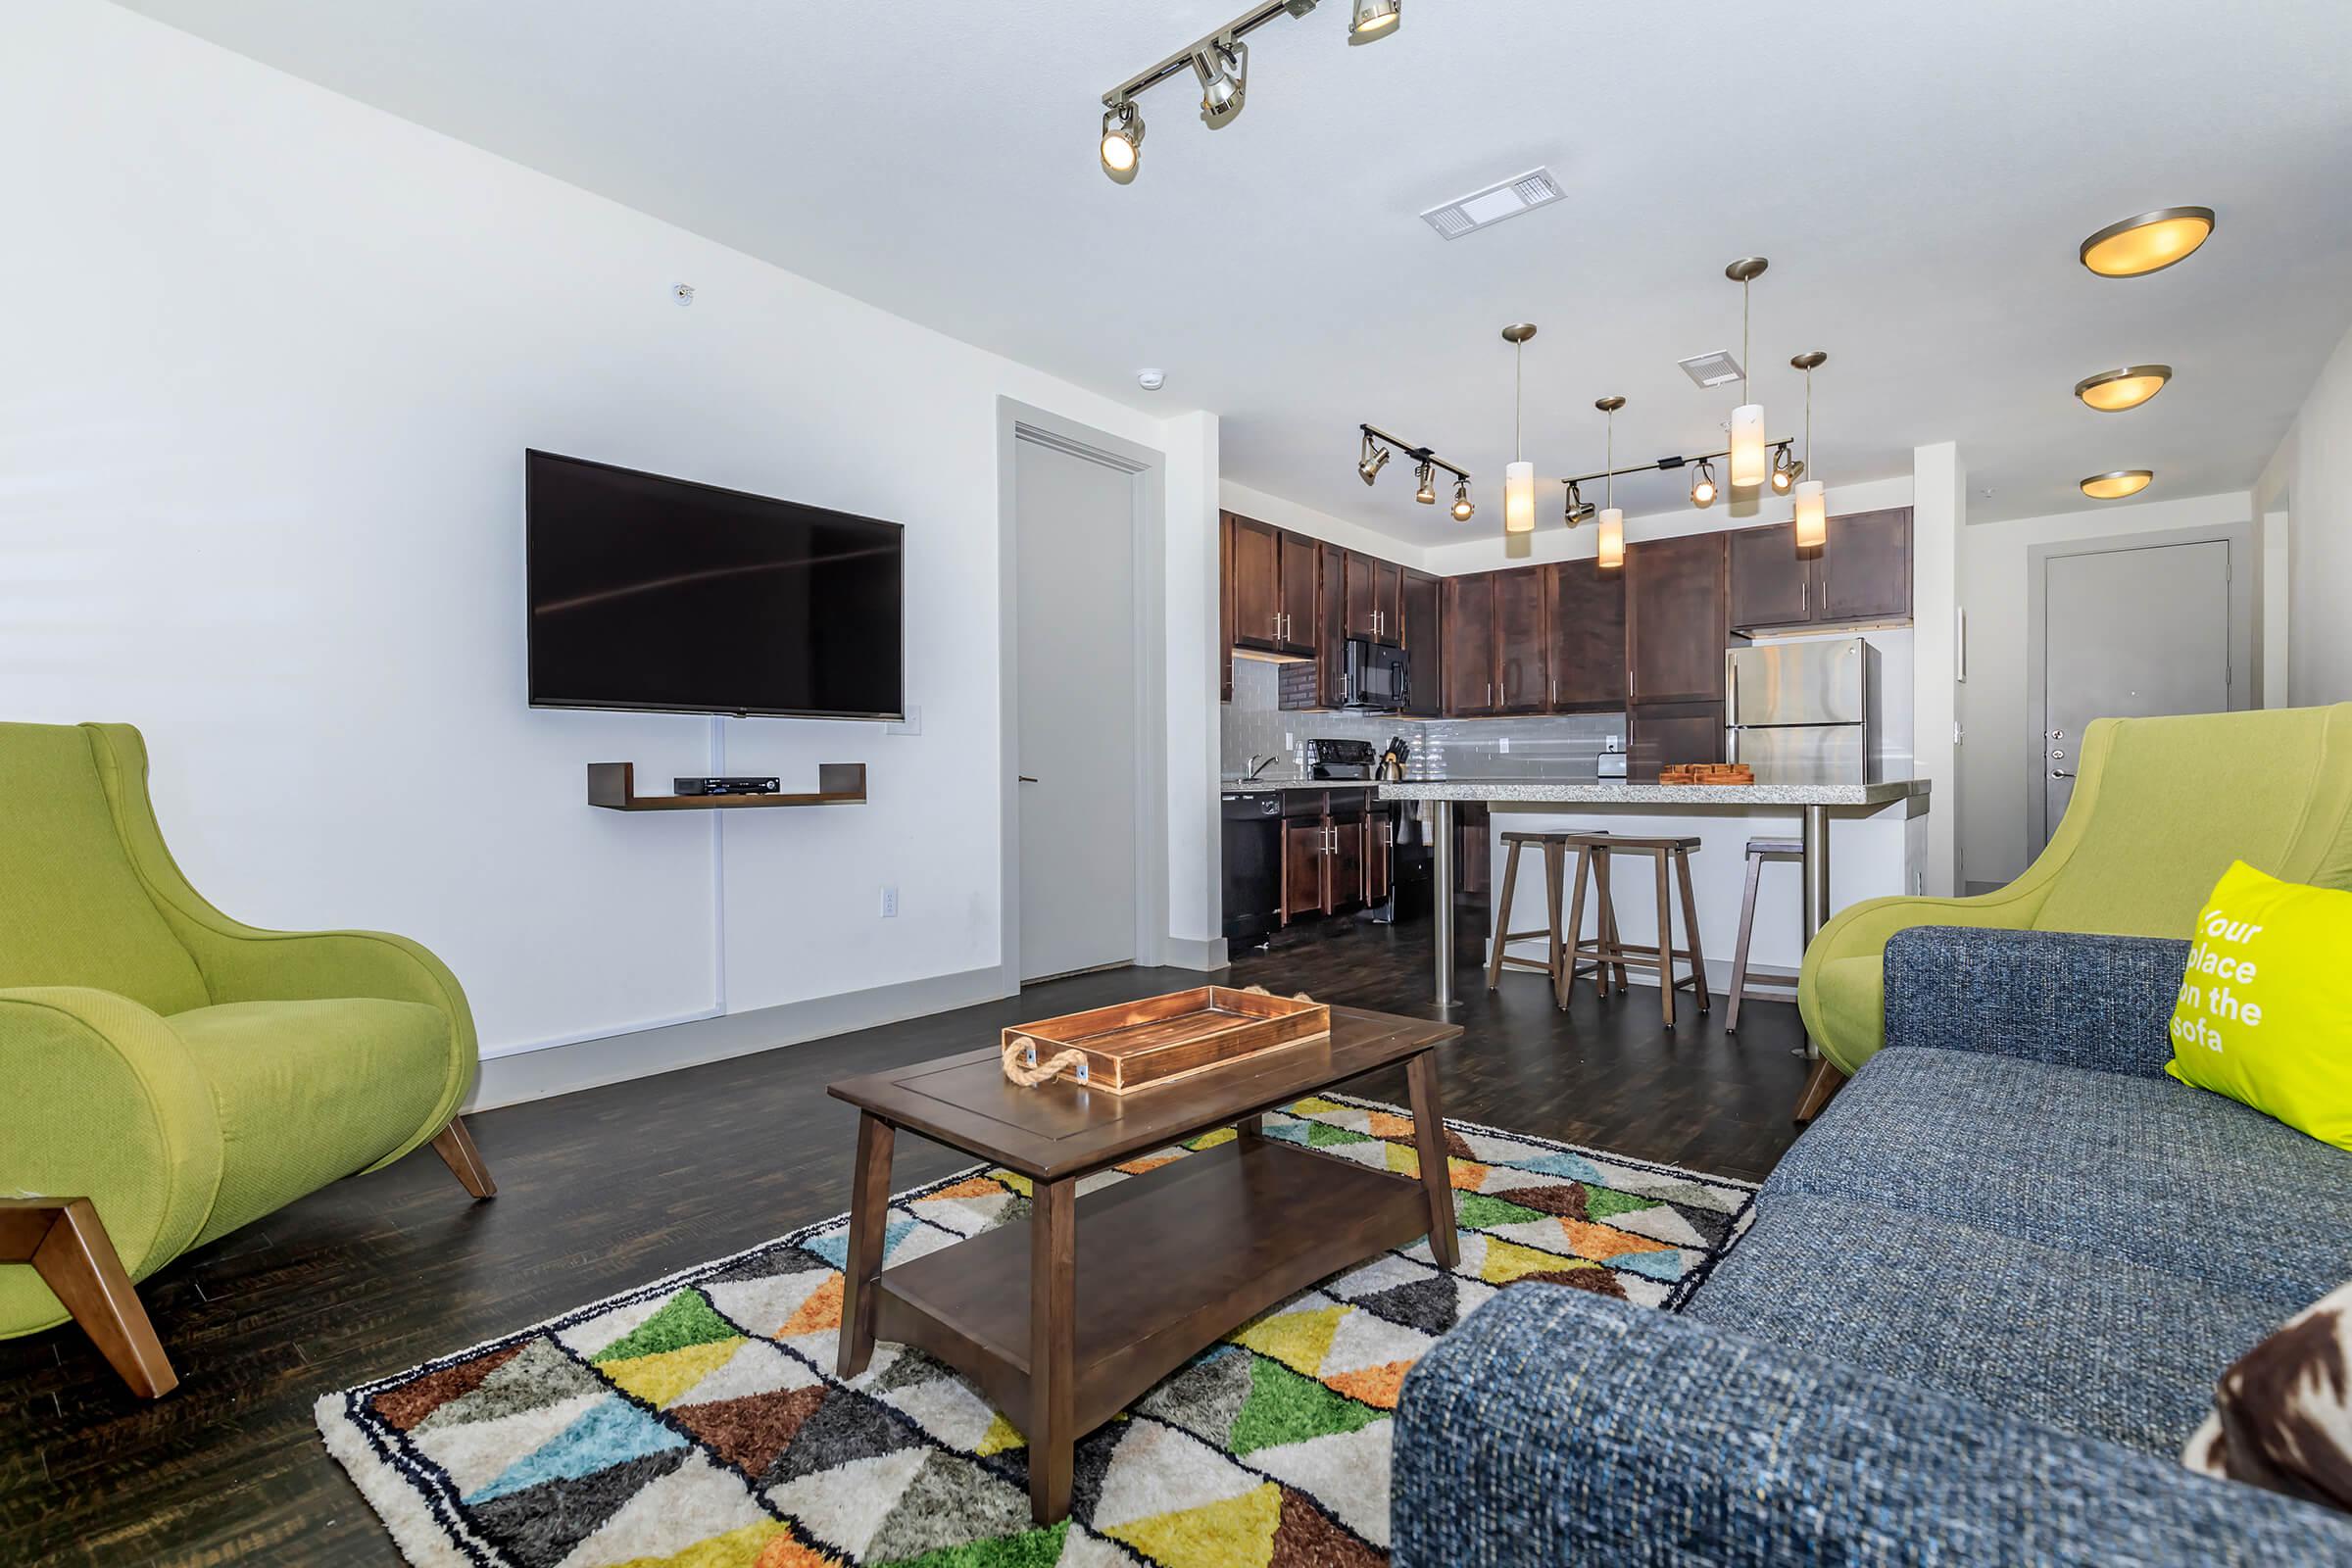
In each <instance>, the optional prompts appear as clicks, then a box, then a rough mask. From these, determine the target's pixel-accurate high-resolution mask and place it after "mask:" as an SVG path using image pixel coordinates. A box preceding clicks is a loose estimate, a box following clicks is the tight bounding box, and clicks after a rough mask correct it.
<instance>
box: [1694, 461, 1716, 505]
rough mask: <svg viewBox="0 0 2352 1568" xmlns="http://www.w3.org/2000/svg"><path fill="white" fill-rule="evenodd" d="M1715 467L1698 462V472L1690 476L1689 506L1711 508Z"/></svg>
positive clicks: (1714, 492) (1713, 494)
mask: <svg viewBox="0 0 2352 1568" xmlns="http://www.w3.org/2000/svg"><path fill="white" fill-rule="evenodd" d="M1715 494H1716V491H1715V465H1714V464H1712V463H1709V462H1707V461H1706V460H1704V459H1701V460H1700V461H1699V465H1698V471H1697V472H1696V473H1694V474H1692V475H1691V505H1692V506H1694V507H1711V506H1713V505H1714V504H1715Z"/></svg>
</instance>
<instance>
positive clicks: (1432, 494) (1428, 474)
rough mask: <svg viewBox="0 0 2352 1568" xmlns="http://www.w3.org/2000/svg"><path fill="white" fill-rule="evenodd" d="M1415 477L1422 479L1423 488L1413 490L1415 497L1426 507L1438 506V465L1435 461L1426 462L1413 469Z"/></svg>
mask: <svg viewBox="0 0 2352 1568" xmlns="http://www.w3.org/2000/svg"><path fill="white" fill-rule="evenodd" d="M1413 477H1414V478H1416V479H1419V480H1420V481H1421V488H1420V489H1418V490H1416V491H1414V492H1413V499H1414V500H1415V501H1418V502H1420V503H1421V504H1422V505H1423V506H1425V507H1434V506H1436V505H1437V504H1438V466H1437V465H1436V464H1434V463H1424V464H1423V465H1421V466H1420V467H1418V468H1416V469H1414V470H1413Z"/></svg>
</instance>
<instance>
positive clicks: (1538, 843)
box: [1487, 833, 1568, 997]
mask: <svg viewBox="0 0 2352 1568" xmlns="http://www.w3.org/2000/svg"><path fill="white" fill-rule="evenodd" d="M1502 842H1503V844H1504V846H1505V847H1506V848H1507V849H1509V851H1510V857H1509V858H1507V859H1506V860H1504V861H1503V865H1502V893H1501V896H1500V897H1499V898H1497V899H1496V900H1495V951H1494V952H1492V953H1490V954H1488V955H1487V989H1488V990H1489V991H1492V990H1494V989H1495V985H1496V984H1497V983H1498V982H1499V981H1500V980H1501V979H1502V966H1503V965H1504V964H1506V963H1507V964H1511V965H1513V966H1514V967H1517V968H1521V969H1541V970H1543V971H1544V973H1545V974H1547V975H1549V976H1550V977H1551V989H1552V994H1553V995H1554V996H1555V997H1556V996H1557V995H1558V994H1559V990H1560V971H1561V967H1562V962H1563V958H1562V955H1563V954H1564V953H1565V952H1566V945H1565V943H1564V942H1563V941H1562V939H1561V933H1560V894H1561V892H1562V888H1561V882H1562V879H1563V876H1564V874H1565V872H1566V870H1567V865H1568V835H1567V834H1565V833H1505V834H1504V835H1502ZM1531 844H1532V845H1534V846H1535V847H1536V848H1537V849H1540V850H1542V851H1543V852H1544V894H1545V898H1544V906H1545V907H1544V928H1543V929H1542V930H1540V931H1514V930H1512V929H1511V889H1512V887H1513V886H1514V885H1515V884H1516V883H1517V882H1518V880H1519V853H1520V851H1522V850H1524V849H1526V848H1527V847H1528V846H1529V845H1531ZM1533 937H1547V938H1549V939H1550V949H1549V956H1547V957H1546V958H1545V959H1544V962H1542V963H1538V962H1537V961H1536V960H1535V959H1533V958H1522V957H1519V956H1516V955H1515V954H1513V953H1512V952H1511V951H1510V945H1511V944H1512V943H1514V942H1524V941H1527V940H1529V939H1530V938H1533Z"/></svg>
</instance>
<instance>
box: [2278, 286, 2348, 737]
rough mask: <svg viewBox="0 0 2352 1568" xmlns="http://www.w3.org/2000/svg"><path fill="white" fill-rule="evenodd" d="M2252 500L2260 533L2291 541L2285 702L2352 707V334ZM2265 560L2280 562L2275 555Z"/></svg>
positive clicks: (2325, 370) (2326, 370)
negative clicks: (2348, 605) (2351, 603)
mask: <svg viewBox="0 0 2352 1568" xmlns="http://www.w3.org/2000/svg"><path fill="white" fill-rule="evenodd" d="M2256 500H2257V502H2258V503H2259V505H2260V507H2261V509H2262V513H2263V515H2264V518H2265V526H2266V529H2269V528H2271V527H2273V526H2274V525H2276V524H2278V523H2281V522H2282V523H2283V527H2284V531H2285V533H2286V535H2287V539H2288V543H2287V546H2286V549H2285V551H2284V552H2283V553H2284V555H2285V556H2286V564H2287V573H2288V589H2287V595H2286V598H2287V626H2288V631H2287V638H2288V651H2287V657H2286V664H2287V686H2288V697H2289V700H2290V701H2292V702H2293V703H2294V704H2295V705H2296V706H2298V707H2302V706H2307V705H2311V704H2317V703H2340V702H2345V701H2348V700H2352V617H2347V616H2346V615H2345V613H2344V604H2345V601H2346V599H2347V597H2352V332H2348V333H2346V334H2345V335H2344V339H2343V341H2342V342H2341V343H2338V344H2337V345H2336V347H2335V352H2334V353H2333V354H2332V355H2330V356H2328V359H2327V365H2326V367H2325V368H2322V369H2321V371H2320V378H2319V379H2318V380H2317V381H2316V382H2314V383H2313V384H2312V388H2311V394H2310V396H2308V397H2307V398H2305V399H2304V401H2303V407H2302V410H2301V411H2300V412H2299V413H2298V414H2297V415H2296V416H2295V422H2294V425H2293V426H2292V427H2291V428H2290V429H2289V430H2288V431H2287V433H2286V439H2285V440H2284V441H2283V442H2281V443H2280V445H2279V448H2278V456H2276V457H2274V458H2273V459H2272V460H2271V464H2270V466H2269V467H2267V468H2265V469H2264V470H2263V476H2262V480H2261V481H2260V483H2259V484H2258V485H2257V486H2256ZM2281 501H2283V503H2284V505H2283V507H2281V506H2280V502H2281ZM2281 511H2283V513H2284V514H2285V515H2284V517H2283V518H2280V517H2279V515H2278V514H2279V513H2280V512H2281ZM2266 554H2268V555H2269V557H2270V559H2273V560H2276V559H2277V555H2278V552H2277V551H2276V550H2272V551H2269V552H2266Z"/></svg>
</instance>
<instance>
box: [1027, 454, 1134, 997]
mask: <svg viewBox="0 0 2352 1568" xmlns="http://www.w3.org/2000/svg"><path fill="white" fill-rule="evenodd" d="M1013 452H1014V463H1015V465H1016V467H1015V472H1014V477H1013V487H1014V488H1013V495H1014V508H1015V517H1016V522H1015V526H1016V528H1017V530H1018V533H1017V539H1016V544H1015V550H1016V554H1017V556H1018V564H1017V573H1018V574H1017V577H1016V579H1015V584H1016V586H1015V594H1016V601H1015V611H1014V613H1015V614H1016V616H1017V617H1018V621H1019V628H1018V640H1017V641H1018V648H1019V659H1020V666H1019V680H1020V725H1019V757H1018V758H1017V759H1016V761H1017V767H1016V773H1017V775H1018V780H1019V781H1018V782H1017V783H1015V784H1014V786H1013V787H1014V788H1015V789H1018V790H1019V791H1020V822H1021V854H1020V878H1021V979H1022V980H1023V981H1024V982H1026V981H1030V980H1041V979H1045V978H1046V977H1048V976H1051V975H1057V974H1069V973H1071V972H1073V971H1075V970H1080V969H1096V968H1102V967H1103V966H1105V965H1109V964H1118V963H1132V962H1133V961H1135V930H1136V913H1135V902H1136V862H1137V853H1138V852H1137V844H1136V839H1137V810H1136V794H1137V778H1138V770H1137V762H1136V745H1137V735H1136V674H1135V657H1136V655H1135V613H1136V606H1135V569H1136V564H1135V518H1136V498H1135V485H1136V476H1135V475H1134V474H1132V473H1130V472H1127V471H1125V470H1123V469H1120V468H1114V467H1111V466H1107V465H1104V464H1101V463H1095V462H1091V461H1089V460H1088V459H1086V458H1083V457H1078V456H1075V455H1073V454H1071V453H1068V452H1065V451H1062V450H1061V449H1059V448H1057V447H1053V446H1048V445H1045V444H1043V443H1041V442H1037V441H1032V440H1028V439H1025V438H1024V439H1021V440H1017V441H1015V442H1014V443H1013Z"/></svg>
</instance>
